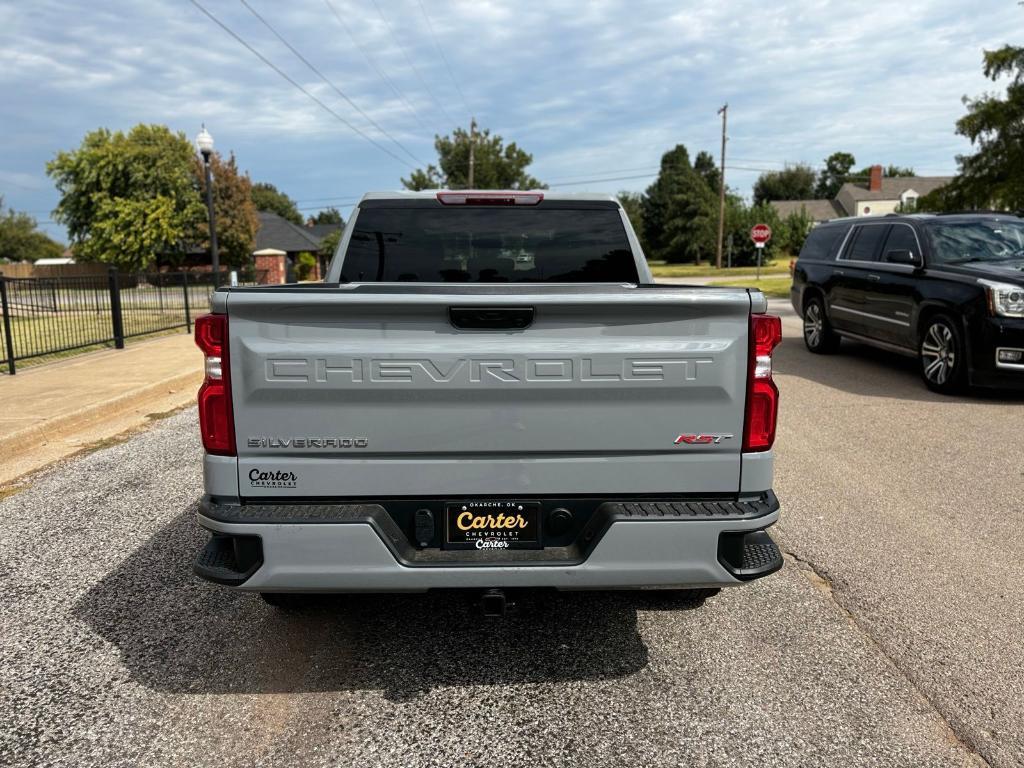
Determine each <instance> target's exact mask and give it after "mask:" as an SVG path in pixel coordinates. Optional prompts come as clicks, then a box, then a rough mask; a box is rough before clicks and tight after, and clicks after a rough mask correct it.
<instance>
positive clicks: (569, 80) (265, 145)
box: [0, 0, 1024, 210]
mask: <svg viewBox="0 0 1024 768" xmlns="http://www.w3.org/2000/svg"><path fill="white" fill-rule="evenodd" d="M201 2H203V4H204V5H205V6H206V7H207V8H208V9H209V10H210V11H211V12H212V13H214V14H215V15H216V16H217V17H218V18H220V19H221V20H222V21H223V22H224V23H225V24H227V25H228V26H230V27H231V28H232V29H234V30H235V31H236V32H237V33H238V34H239V35H241V36H243V37H244V38H245V39H246V40H247V41H248V42H249V43H250V44H251V45H253V46H254V47H256V48H257V49H258V50H260V51H261V52H262V53H263V54H264V55H265V56H267V57H268V58H270V59H271V60H272V61H274V63H275V64H276V65H277V66H279V67H280V68H281V69H282V70H284V71H285V72H286V73H287V74H288V75H289V77H291V78H293V79H294V80H296V81H297V82H298V83H300V84H301V85H302V86H303V87H304V88H306V89H307V90H308V91H309V92H310V93H312V94H314V95H315V96H317V98H319V99H322V100H323V101H324V102H325V103H326V104H328V105H329V106H330V107H331V108H332V109H334V110H336V111H337V112H338V113H339V114H341V115H342V116H344V117H345V118H346V119H347V120H349V121H351V122H352V123H354V124H356V125H358V126H359V127H360V128H361V129H363V130H364V131H366V132H367V133H368V134H370V135H373V136H374V137H375V138H376V139H377V140H378V141H380V142H381V143H383V144H385V145H387V146H389V147H390V148H392V149H394V147H393V145H391V144H390V142H389V141H388V140H387V139H386V138H384V137H383V136H380V135H379V134H378V133H377V132H376V131H375V129H374V128H373V127H372V126H371V125H369V123H367V121H366V120H365V119H364V118H363V117H362V116H360V115H359V114H358V113H356V112H355V111H353V110H352V109H351V108H350V107H349V106H348V105H347V104H346V103H345V102H344V101H342V100H341V99H340V98H339V97H338V96H337V94H336V93H335V92H334V91H333V90H332V88H331V87H330V86H328V85H326V84H324V83H323V82H321V81H320V80H319V79H318V77H317V76H316V75H315V74H314V73H312V72H311V71H309V70H308V69H307V68H306V67H305V66H304V65H303V64H302V63H301V62H300V61H299V60H297V59H296V58H295V57H294V56H293V55H292V54H291V53H290V52H289V51H288V49H287V48H285V47H284V46H283V45H282V44H281V43H280V42H279V41H278V40H277V39H276V38H275V37H274V35H273V34H272V33H271V32H270V31H268V30H267V29H266V27H264V26H263V25H262V24H261V23H260V22H259V21H258V20H257V19H256V18H254V17H253V16H252V15H251V14H250V13H249V12H248V11H247V10H246V9H245V8H244V7H243V6H242V5H241V4H240V3H238V2H236V1H235V0H201ZM249 2H250V4H251V5H252V6H253V7H254V8H255V9H256V10H257V11H258V12H259V13H260V14H262V15H263V16H264V17H265V18H266V19H267V20H268V21H269V22H270V23H271V24H273V25H274V27H275V28H276V29H277V30H278V31H279V32H280V33H281V34H282V35H283V36H284V37H286V38H287V39H288V40H289V41H290V42H291V43H292V44H293V45H295V46H296V47H297V48H299V49H300V50H301V51H302V52H303V54H304V55H305V56H306V57H307V58H308V59H309V60H310V61H311V62H312V63H313V64H314V65H315V66H317V67H318V68H319V69H321V71H322V72H323V73H324V74H325V75H326V76H327V77H328V78H329V79H330V80H331V81H332V82H333V83H334V84H335V85H336V86H337V87H339V88H341V89H342V90H343V91H344V92H345V93H346V94H347V95H348V96H349V97H350V98H352V99H353V100H354V101H355V102H356V103H357V104H359V105H360V107H361V108H362V109H363V110H364V111H365V112H366V113H367V114H369V115H370V116H371V117H372V118H373V119H374V120H375V121H377V122H378V123H379V124H380V125H382V126H384V127H385V128H386V129H387V131H388V132H389V133H390V134H391V135H392V136H394V137H395V138H396V139H397V140H398V141H399V142H401V143H402V144H403V145H404V146H406V147H408V149H409V150H410V151H411V152H413V153H414V154H415V155H416V156H417V157H420V158H422V159H424V160H428V161H429V160H432V159H433V156H434V153H433V147H432V144H433V137H434V134H435V133H447V132H448V131H450V130H451V128H452V127H454V126H452V125H451V124H450V122H449V120H447V119H445V117H444V113H448V114H449V115H450V116H451V118H452V119H453V120H455V121H457V122H458V123H459V124H462V125H466V124H468V120H469V115H468V114H465V113H466V111H467V110H466V107H465V106H464V105H463V102H462V99H461V98H460V96H459V93H458V92H459V90H460V89H461V91H462V92H463V93H464V94H465V97H466V101H467V102H468V106H469V109H470V110H471V111H472V112H473V113H474V114H475V115H476V116H477V119H478V121H479V122H480V123H481V125H484V126H487V127H490V128H492V129H493V130H494V131H496V132H497V133H500V134H502V135H503V136H505V137H506V139H509V140H515V141H517V142H518V143H519V144H520V145H521V146H523V147H524V148H525V149H527V150H528V151H530V152H532V153H533V154H534V157H535V163H534V168H533V170H534V173H535V175H538V176H539V177H540V178H542V179H544V178H547V179H559V178H566V177H573V178H575V179H585V178H588V177H589V178H603V177H606V176H615V175H622V174H619V173H616V171H618V170H619V169H623V168H644V167H651V168H653V167H656V166H657V165H658V162H659V159H660V156H661V154H662V153H663V152H665V151H666V150H667V149H669V148H670V147H671V146H673V145H674V144H676V143H678V142H681V143H684V144H686V145H687V147H688V148H689V149H690V151H691V154H692V155H694V154H696V153H697V151H699V150H701V149H705V150H710V151H713V152H714V154H715V155H716V157H717V150H718V142H719V135H718V134H719V129H720V123H719V118H718V117H717V115H716V114H715V112H716V110H717V109H718V107H719V106H721V104H722V103H724V102H726V101H727V102H729V104H730V111H729V118H730V131H729V133H730V141H729V155H730V156H731V157H734V158H742V161H740V160H737V161H734V162H733V163H731V164H732V165H743V166H745V167H750V166H755V165H756V166H758V167H779V166H780V165H781V164H782V163H784V162H796V161H804V162H810V163H813V164H820V162H821V161H822V159H823V158H824V157H826V156H827V155H828V154H830V153H831V152H833V151H836V150H847V151H851V152H853V153H854V154H855V155H856V156H857V159H858V161H860V162H861V163H862V164H865V165H866V164H868V163H870V162H881V163H898V164H901V165H912V166H914V167H915V168H917V169H918V170H919V171H925V172H931V173H940V172H949V171H951V170H953V169H954V168H955V161H954V157H955V155H956V154H957V153H959V152H963V151H965V149H967V145H966V144H965V143H964V141H963V140H962V139H961V138H959V137H957V136H956V135H955V134H954V131H953V125H954V122H955V121H956V119H957V118H958V117H959V116H960V115H961V114H963V106H962V104H961V103H960V98H961V96H963V95H964V94H978V93H981V92H983V91H986V90H992V89H993V85H992V84H991V83H990V82H988V81H986V80H985V79H984V78H983V77H982V74H981V51H982V49H983V48H986V47H987V48H993V47H996V46H999V45H1002V44H1005V43H1006V42H1012V41H1011V40H1009V39H1008V38H1007V30H1015V29H1020V27H1021V21H1022V15H1024V11H1022V10H1021V9H1020V8H1019V7H1018V6H1017V5H1016V4H1015V3H1013V2H1010V0H1005V1H1004V0H985V1H984V2H982V3H974V4H973V5H971V6H965V5H964V4H963V3H962V0H921V1H918V2H912V1H908V2H904V3H899V4H885V5H884V10H883V6H870V5H869V6H862V7H859V8H854V7H852V6H850V5H849V4H848V3H840V2H833V1H832V0H784V1H780V2H776V3H764V2H763V0H756V1H755V0H719V2H715V3H708V2H700V3H697V2H680V1H679V0H672V1H669V0H664V1H660V0H659V1H655V0H650V1H649V2H635V0H634V1H633V2H619V1H617V0H616V1H613V0H588V1H587V2H578V0H572V1H570V0H545V1H544V2H542V1H541V0H519V1H518V2H516V3H508V2H504V1H500V0H493V1H487V0H451V1H450V2H444V3H442V2H439V1H438V0H422V2H423V5H424V7H426V9H427V12H428V13H429V14H430V19H431V22H432V27H433V30H434V32H435V33H436V38H437V43H438V44H440V45H441V46H442V48H443V50H444V51H445V58H446V59H447V62H448V63H449V64H450V65H451V70H452V71H453V72H454V76H455V78H456V79H457V85H458V87H456V83H455V82H453V80H452V76H451V75H450V74H449V71H448V66H447V65H446V63H445V61H444V60H443V59H442V58H441V57H440V56H439V55H438V53H437V47H436V44H435V40H434V38H433V37H432V36H431V34H430V31H429V29H428V27H427V25H426V23H425V20H424V18H423V13H422V11H421V7H420V0H378V3H379V6H380V8H381V9H382V11H383V13H384V15H385V17H386V19H387V23H385V22H384V21H383V20H382V19H381V16H380V14H378V12H377V10H376V7H375V5H374V4H373V3H365V2H356V0H330V2H331V3H332V5H333V6H334V8H335V10H337V12H338V13H339V14H340V15H341V16H342V19H343V20H344V21H345V22H346V24H347V26H348V28H349V30H346V28H345V26H344V25H342V24H339V23H338V20H337V19H336V18H334V15H333V13H332V12H331V10H330V8H329V7H328V5H327V3H326V2H325V0H300V1H297V2H294V3H273V2H270V0H249ZM0 29H3V30H4V31H3V32H2V33H0V34H2V37H0V88H2V89H3V93H4V94H5V99H4V100H3V102H2V104H0V119H2V121H3V124H4V126H5V132H6V136H5V142H4V143H3V145H2V146H0V168H3V169H5V170H4V171H3V173H0V193H2V194H5V196H6V197H7V199H8V202H9V203H11V204H15V205H18V206H21V207H24V208H26V209H36V210H39V209H49V208H52V207H53V204H54V203H55V201H56V200H55V197H56V196H55V193H54V192H53V191H52V188H48V186H47V185H48V182H47V181H46V180H45V176H44V165H45V163H46V161H47V160H48V159H49V158H50V157H52V156H53V154H54V153H55V152H56V151H58V150H60V149H66V148H69V147H73V146H75V145H76V144H77V143H78V141H80V139H81V136H82V135H83V134H84V133H85V132H86V131H88V130H91V129H93V128H95V127H97V126H100V125H106V126H110V127H112V128H128V127H130V126H131V125H133V124H134V123H137V122H165V123H167V124H169V125H171V127H172V128H175V129H177V130H184V131H186V132H187V133H188V135H193V134H194V133H195V131H197V130H198V127H199V124H200V123H203V122H205V123H206V125H207V126H208V127H209V128H210V129H211V131H212V132H213V133H214V136H215V137H216V139H217V142H218V146H219V147H223V148H225V149H228V148H230V149H234V150H235V152H236V154H237V156H238V159H239V162H240V164H241V166H242V167H243V168H247V169H249V170H250V172H251V173H252V175H253V177H254V178H259V179H267V180H271V181H274V182H275V183H276V184H278V186H279V187H281V188H282V189H285V190H286V191H288V192H289V193H290V194H292V195H293V196H294V197H296V198H300V199H310V198H322V197H327V196H332V195H333V196H338V197H341V196H352V195H358V194H360V193H361V192H363V191H365V190H366V189H369V188H395V187H397V186H398V179H399V177H400V176H402V175H406V174H407V173H408V171H409V168H407V167H405V166H403V165H401V164H400V163H397V162H396V161H395V160H393V159H391V158H389V157H388V156H387V155H385V154H383V153H381V152H380V151H379V150H378V149H376V148H375V147H373V146H372V145H370V144H368V143H367V142H365V141H364V140H363V139H361V138H360V137H358V136H357V135H355V134H354V133H353V132H352V131H351V130H349V129H348V128H346V127H345V126H344V125H342V124H341V123H339V122H338V121H337V120H336V119H334V118H333V117H331V116H330V115H329V114H327V113H326V112H324V111H323V110H322V109H321V108H320V107H318V106H317V105H316V104H314V103H313V102H312V101H310V100H309V99H308V98H307V97H306V96H305V95H303V94H302V93H300V92H299V91H297V90H296V89H295V88H293V87H292V86H290V85H289V84H288V83H287V82H285V81H284V80H282V79H281V78H280V77H279V76H278V75H277V74H275V73H274V72H273V71H271V70H270V69H269V68H267V67H266V66H265V65H264V64H263V63H262V62H260V61H259V60H258V59H257V58H255V57H254V56H253V55H252V54H251V53H250V52H249V51H247V50H246V49H245V48H243V47H242V46H241V45H239V44H238V43H237V42H236V41H235V40H233V39H231V37H229V36H228V35H227V34H225V33H224V32H223V31H222V30H221V29H219V28H218V27H217V26H216V25H214V24H213V23H212V22H211V21H210V20H209V19H207V18H206V17H205V16H204V15H203V14H202V13H200V12H199V11H198V10H197V9H196V8H194V7H193V6H192V5H191V4H190V3H188V2H180V1H178V0H174V1H173V2H171V1H170V0H167V1H166V2H149V3H133V2H128V0H119V1H118V2H108V3H103V4H98V3H92V2H84V0H82V1H80V2H71V3H63V2H62V3H58V2H54V1H52V0H41V1H37V2H33V3H32V4H29V5H28V6H25V7H24V9H23V10H22V9H20V8H19V9H17V12H16V9H14V8H13V7H6V8H3V9H0ZM349 31H351V32H352V35H351V36H350V34H349ZM1018 42H1019V41H1018ZM410 61H411V62H413V65H410ZM380 73H383V78H382V77H381V75H380ZM421 78H422V81H423V82H425V83H426V84H427V85H428V86H429V88H424V86H423V83H422V82H421ZM396 90H397V93H396ZM588 175H589V176H588ZM756 175H757V172H756V171H746V170H739V169H736V170H730V172H729V182H730V184H731V185H733V186H734V187H737V188H738V189H740V191H742V192H748V191H749V187H750V184H751V183H752V182H753V180H754V178H755V177H756ZM646 183H647V181H646V180H643V179H640V180H624V181H620V182H606V183H597V184H595V185H594V188H595V189H599V190H604V191H614V190H616V189H618V188H620V187H622V188H633V189H642V188H643V187H644V186H646ZM40 185H42V189H40ZM573 188H575V189H584V188H586V187H580V186H576V187H573Z"/></svg>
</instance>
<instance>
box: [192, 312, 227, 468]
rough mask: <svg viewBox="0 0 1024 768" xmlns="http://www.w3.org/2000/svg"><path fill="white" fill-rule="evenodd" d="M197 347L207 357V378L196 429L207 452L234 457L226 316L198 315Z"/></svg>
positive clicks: (201, 388) (200, 389)
mask: <svg viewBox="0 0 1024 768" xmlns="http://www.w3.org/2000/svg"><path fill="white" fill-rule="evenodd" d="M196 346H197V347H199V348H200V349H201V350H202V351H203V354H204V355H205V356H206V363H205V368H206V378H205V379H204V380H203V386H201V387H200V388H199V431H200V433H202V436H203V447H204V448H205V449H206V452H207V453H215V454H218V455H220V456H234V455H235V427H234V417H233V413H232V410H231V370H230V365H229V362H228V317H227V315H203V316H202V317H197V318H196Z"/></svg>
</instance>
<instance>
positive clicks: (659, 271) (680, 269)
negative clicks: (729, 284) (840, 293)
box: [651, 262, 789, 278]
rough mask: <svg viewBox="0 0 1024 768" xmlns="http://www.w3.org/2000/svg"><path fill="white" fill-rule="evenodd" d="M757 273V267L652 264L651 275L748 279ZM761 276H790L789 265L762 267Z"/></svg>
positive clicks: (776, 263)
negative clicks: (717, 267)
mask: <svg viewBox="0 0 1024 768" xmlns="http://www.w3.org/2000/svg"><path fill="white" fill-rule="evenodd" d="M756 272H757V268H756V267H733V268H732V269H727V268H725V267H722V269H715V268H714V267H712V266H709V265H706V264H657V263H653V264H651V273H652V274H653V275H654V276H655V277H719V276H720V277H723V278H732V277H746V276H747V275H753V274H755V273H756ZM761 274H764V275H788V274H789V264H788V263H786V262H775V263H774V264H766V265H765V266H763V267H761Z"/></svg>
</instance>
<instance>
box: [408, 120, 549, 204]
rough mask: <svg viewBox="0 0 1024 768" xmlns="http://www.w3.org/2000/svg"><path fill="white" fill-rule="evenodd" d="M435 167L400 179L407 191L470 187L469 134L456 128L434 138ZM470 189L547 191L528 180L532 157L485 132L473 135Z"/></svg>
mask: <svg viewBox="0 0 1024 768" xmlns="http://www.w3.org/2000/svg"><path fill="white" fill-rule="evenodd" d="M434 149H436V150H437V162H438V165H437V166H435V165H433V164H430V165H428V166H427V167H426V168H423V169H416V170H415V171H413V172H412V174H410V176H409V178H408V179H402V184H403V185H405V188H406V189H439V188H448V189H465V188H466V187H468V186H469V132H468V131H466V130H465V129H463V128H456V129H455V130H454V131H452V133H451V135H449V136H435V137H434ZM473 158H474V164H473V186H474V187H475V188H476V189H546V188H547V185H546V184H542V183H541V182H540V181H538V180H537V179H535V178H534V177H533V176H530V175H529V174H528V173H527V172H526V168H527V166H529V165H530V163H532V162H533V155H531V154H530V153H529V152H525V151H524V150H522V149H520V148H519V147H518V146H517V145H516V143H515V142H512V143H510V144H508V145H507V146H506V145H505V143H504V140H503V139H502V138H501V136H498V135H493V136H492V135H491V132H490V130H488V129H486V128H485V129H484V130H482V131H478V132H477V133H476V137H475V140H474V149H473Z"/></svg>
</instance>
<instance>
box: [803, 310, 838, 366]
mask: <svg viewBox="0 0 1024 768" xmlns="http://www.w3.org/2000/svg"><path fill="white" fill-rule="evenodd" d="M804 344H805V345H806V346H807V349H809V350H810V351H811V352H814V353H815V354H817V355H827V354H830V353H832V352H836V351H837V350H838V349H839V334H837V333H836V332H835V331H833V330H832V324H831V323H830V322H829V321H828V317H827V316H826V315H825V304H824V303H823V302H822V300H821V299H819V298H818V297H817V296H815V297H814V298H811V299H809V300H808V301H807V306H805V307H804Z"/></svg>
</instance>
